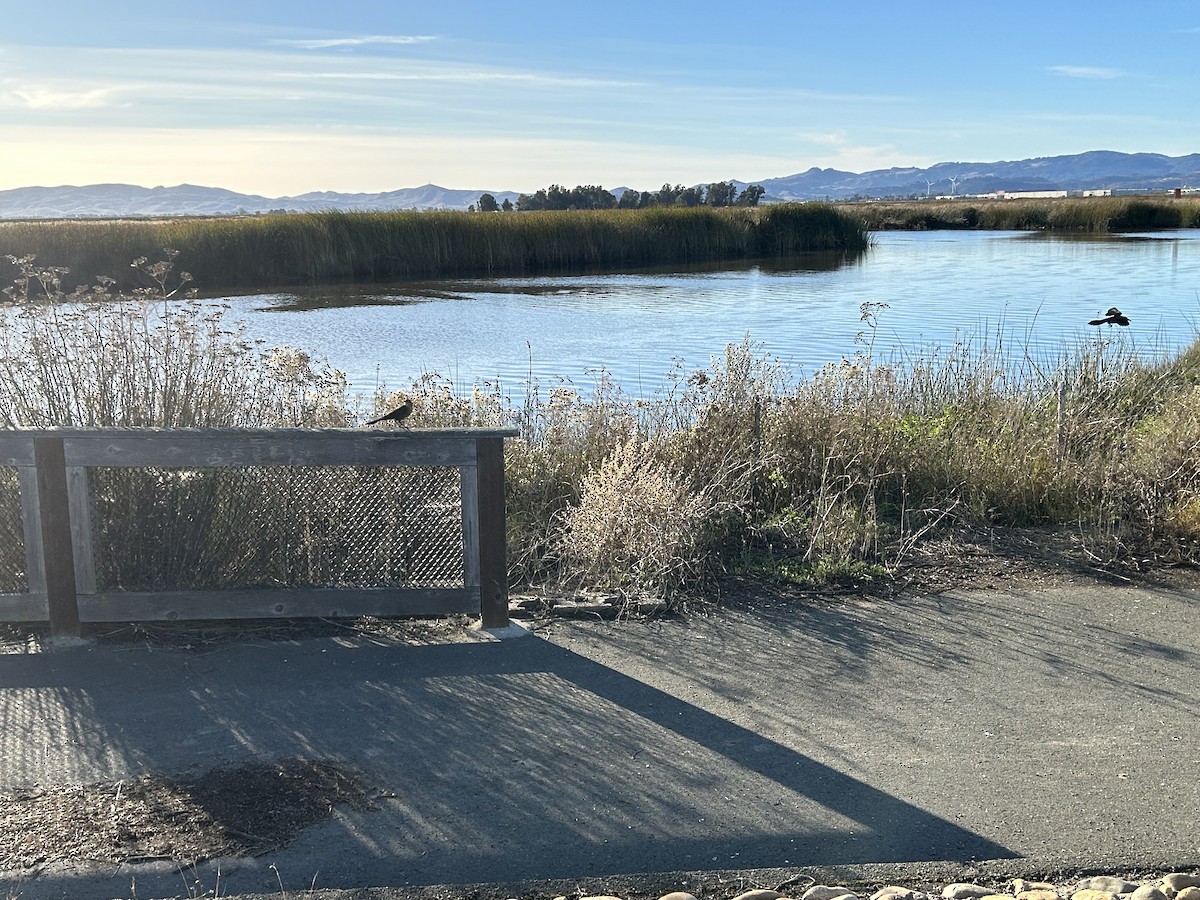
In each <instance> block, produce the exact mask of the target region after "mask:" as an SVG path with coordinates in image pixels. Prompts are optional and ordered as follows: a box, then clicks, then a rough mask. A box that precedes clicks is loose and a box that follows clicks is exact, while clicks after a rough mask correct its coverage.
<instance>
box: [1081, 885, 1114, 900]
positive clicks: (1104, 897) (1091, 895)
mask: <svg viewBox="0 0 1200 900" xmlns="http://www.w3.org/2000/svg"><path fill="white" fill-rule="evenodd" d="M1071 900H1117V895H1116V894H1114V893H1113V892H1112V891H1102V890H1099V889H1097V888H1076V889H1075V892H1074V893H1072V894H1071Z"/></svg>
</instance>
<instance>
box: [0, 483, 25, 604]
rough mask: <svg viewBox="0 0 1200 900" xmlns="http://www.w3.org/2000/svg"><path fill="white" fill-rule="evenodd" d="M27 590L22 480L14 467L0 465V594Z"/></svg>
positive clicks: (20, 592) (18, 592)
mask: <svg viewBox="0 0 1200 900" xmlns="http://www.w3.org/2000/svg"><path fill="white" fill-rule="evenodd" d="M28 590H29V580H28V576H27V574H26V572H25V532H24V528H23V527H22V524H21V483H20V479H19V478H18V476H17V469H16V467H15V466H0V594H23V593H26V592H28Z"/></svg>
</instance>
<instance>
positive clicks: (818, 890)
mask: <svg viewBox="0 0 1200 900" xmlns="http://www.w3.org/2000/svg"><path fill="white" fill-rule="evenodd" d="M839 897H853V898H854V900H858V895H857V894H855V893H854V891H852V890H850V888H848V887H830V886H829V885H827V884H814V885H813V886H812V887H810V888H809V889H808V890H807V891H805V892H804V895H803V896H802V897H801V898H800V900H837V898H839Z"/></svg>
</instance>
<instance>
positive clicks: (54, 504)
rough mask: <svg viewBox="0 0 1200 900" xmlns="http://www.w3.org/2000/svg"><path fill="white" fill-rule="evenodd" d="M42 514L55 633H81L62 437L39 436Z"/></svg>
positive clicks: (36, 461) (52, 631) (36, 440)
mask: <svg viewBox="0 0 1200 900" xmlns="http://www.w3.org/2000/svg"><path fill="white" fill-rule="evenodd" d="M33 460H34V465H35V466H36V468H37V495H38V517H39V519H40V524H41V527H42V560H43V571H44V572H45V577H46V600H47V604H48V606H49V610H50V636H51V637H79V604H78V597H77V596H76V591H75V552H74V545H73V543H72V541H71V509H70V501H69V500H68V495H67V463H66V453H65V450H64V448H63V439H62V438H61V437H35V438H34V439H33Z"/></svg>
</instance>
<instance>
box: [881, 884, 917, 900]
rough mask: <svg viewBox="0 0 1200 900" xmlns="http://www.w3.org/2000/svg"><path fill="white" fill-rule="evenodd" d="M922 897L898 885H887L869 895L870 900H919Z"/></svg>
mask: <svg viewBox="0 0 1200 900" xmlns="http://www.w3.org/2000/svg"><path fill="white" fill-rule="evenodd" d="M922 896H923V895H922V894H920V893H919V892H917V891H914V890H910V889H909V888H906V887H900V886H899V885H895V884H889V885H888V886H887V887H882V888H880V889H879V890H877V891H876V892H875V893H873V894H872V895H871V900H920V898H921V897H922Z"/></svg>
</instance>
